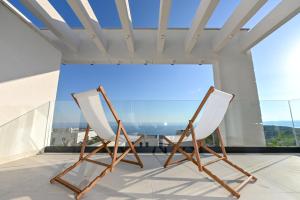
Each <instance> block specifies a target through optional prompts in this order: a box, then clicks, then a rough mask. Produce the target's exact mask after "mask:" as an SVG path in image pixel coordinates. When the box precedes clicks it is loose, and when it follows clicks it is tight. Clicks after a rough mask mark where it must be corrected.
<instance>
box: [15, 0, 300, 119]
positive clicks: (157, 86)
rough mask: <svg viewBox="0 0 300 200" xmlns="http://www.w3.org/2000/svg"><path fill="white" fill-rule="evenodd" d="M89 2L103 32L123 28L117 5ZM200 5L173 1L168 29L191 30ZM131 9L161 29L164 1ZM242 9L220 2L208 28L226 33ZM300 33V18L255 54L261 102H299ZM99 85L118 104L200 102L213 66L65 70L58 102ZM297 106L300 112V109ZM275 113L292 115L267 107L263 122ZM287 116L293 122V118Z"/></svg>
mask: <svg viewBox="0 0 300 200" xmlns="http://www.w3.org/2000/svg"><path fill="white" fill-rule="evenodd" d="M11 2H12V3H13V4H14V5H15V6H16V7H17V8H18V9H20V10H21V11H22V12H23V13H24V14H25V15H26V16H27V17H28V18H29V19H31V20H32V22H33V23H34V24H35V25H37V26H38V27H40V28H45V26H44V24H43V23H42V22H40V21H39V20H38V19H37V18H36V17H34V16H33V15H32V14H31V13H30V12H29V11H27V10H26V8H24V7H23V6H22V5H21V4H20V3H19V1H18V0H12V1H11ZM50 2H51V3H52V5H53V6H54V7H55V8H56V9H57V10H58V11H59V12H60V13H61V15H62V16H63V17H64V19H65V20H66V22H67V23H68V24H69V25H70V26H71V27H72V28H82V25H81V23H80V22H79V20H78V19H77V18H76V16H75V14H74V13H73V12H72V10H71V9H70V7H69V6H68V4H67V3H66V1H64V0H50ZM89 2H90V4H91V5H92V7H93V8H94V12H95V14H96V16H97V18H98V19H99V22H100V24H101V26H102V27H103V28H120V27H121V24H120V20H119V17H118V14H117V10H116V6H115V3H114V0H90V1H89ZM199 2H200V0H173V3H172V7H171V12H170V17H169V27H170V28H187V27H190V26H191V24H192V20H193V17H194V14H195V12H196V9H197V6H198V4H199ZM279 2H280V0H269V1H268V2H267V3H266V4H265V5H264V6H263V7H262V8H261V9H260V10H259V11H258V12H257V14H256V15H255V16H254V17H252V18H251V19H250V20H249V21H248V22H247V23H246V25H245V26H244V28H252V27H254V26H255V24H256V23H257V22H258V21H259V20H260V19H262V18H263V17H264V16H265V15H266V14H267V13H268V12H269V11H270V10H271V9H273V8H274V7H275V6H276V5H277V4H278V3H279ZM129 3H130V9H131V15H132V23H133V27H134V28H156V27H157V24H158V16H159V0H129ZM238 3H239V0H221V1H220V3H219V4H218V6H217V8H216V9H215V11H214V13H213V15H212V16H211V18H210V20H209V22H208V23H207V25H206V27H207V28H221V27H222V26H223V25H224V23H225V21H226V20H227V19H228V17H229V16H230V14H231V13H232V11H233V10H234V9H235V8H236V6H237V5H238ZM178 13H180V14H178ZM299 27H300V15H297V16H296V17H294V18H293V19H292V20H290V21H289V22H288V23H286V24H285V25H283V26H282V27H281V28H279V29H278V30H277V31H276V32H274V33H273V34H271V35H270V36H269V37H268V38H266V39H265V40H263V41H262V42H261V43H260V44H258V45H257V46H255V47H254V48H253V49H252V55H253V62H254V69H255V76H256V81H257V86H258V92H259V98H260V99H261V100H266V99H268V100H274V99H275V100H285V99H298V98H300V89H299V85H300V79H299V74H300V56H299V52H300V37H299V36H300V29H299ZM100 83H101V84H103V85H104V86H105V88H106V90H107V91H108V93H109V95H110V96H111V98H112V99H115V100H137V99H139V100H141V99H144V100H169V99H171V100H182V99H184V100H197V99H201V98H202V96H203V95H204V93H205V92H206V90H207V88H208V87H209V86H210V85H212V84H213V73H212V68H211V66H210V65H202V66H199V65H189V66H187V65H174V66H171V65H148V66H144V65H120V66H118V65H94V66H90V65H66V66H62V67H61V74H60V80H59V87H58V94H57V100H58V101H61V100H71V99H70V93H71V92H77V91H83V90H86V89H89V88H94V87H96V86H97V85H98V84H100ZM281 103H282V102H281ZM283 104H285V103H283ZM298 105H299V106H298ZM293 106H294V107H295V109H298V110H299V111H300V104H299V103H298V104H296V105H293ZM275 107H278V111H277V112H278V113H279V114H278V115H280V114H281V113H288V112H287V107H286V105H284V106H274V105H273V104H272V105H267V104H266V103H265V106H264V108H262V110H263V112H264V113H263V118H266V119H273V118H274V116H275V115H274V112H275V111H274V110H275V109H274V108H275ZM279 107H282V109H279ZM270 110H272V112H271V111H270ZM278 115H276V116H278ZM284 116H285V117H284V118H289V116H288V114H284ZM299 119H300V116H299Z"/></svg>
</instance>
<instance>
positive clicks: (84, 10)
mask: <svg viewBox="0 0 300 200" xmlns="http://www.w3.org/2000/svg"><path fill="white" fill-rule="evenodd" d="M67 1H68V3H69V5H70V7H71V8H72V9H73V11H74V12H75V14H76V15H77V17H78V19H79V20H80V22H81V23H82V25H83V26H84V27H85V29H86V30H87V32H88V34H89V35H90V37H91V39H92V40H93V42H94V43H95V44H96V46H97V48H98V49H99V50H100V51H101V52H102V53H106V41H105V40H104V38H103V33H102V30H101V26H100V24H99V22H98V20H97V17H96V15H95V13H94V11H93V9H92V8H91V5H90V4H89V2H88V0H67Z"/></svg>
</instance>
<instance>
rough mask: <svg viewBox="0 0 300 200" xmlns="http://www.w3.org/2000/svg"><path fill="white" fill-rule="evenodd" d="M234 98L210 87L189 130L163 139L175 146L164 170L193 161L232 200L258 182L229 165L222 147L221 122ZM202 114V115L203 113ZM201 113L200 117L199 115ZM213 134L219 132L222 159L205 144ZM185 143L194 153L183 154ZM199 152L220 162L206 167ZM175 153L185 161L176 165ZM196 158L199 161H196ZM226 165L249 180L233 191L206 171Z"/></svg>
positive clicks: (177, 162)
mask: <svg viewBox="0 0 300 200" xmlns="http://www.w3.org/2000/svg"><path fill="white" fill-rule="evenodd" d="M233 97H234V95H232V94H228V93H225V92H222V91H220V90H217V89H215V88H214V87H210V88H209V90H208V92H207V93H206V95H205V97H204V99H203V100H202V102H201V103H200V105H199V107H198V109H197V110H196V112H195V114H194V115H193V117H192V119H191V120H190V121H189V123H188V125H187V127H186V129H185V130H184V131H183V133H182V134H181V135H180V136H164V139H165V140H166V141H167V142H168V143H169V144H171V145H173V149H172V152H171V154H170V156H169V157H168V158H167V160H166V162H165V164H164V167H167V166H168V165H169V164H179V163H182V162H183V161H187V160H188V161H192V162H193V163H194V164H195V165H196V166H197V167H198V170H199V171H201V172H205V173H206V174H207V175H208V176H210V177H211V178H212V179H214V180H215V181H217V182H218V183H219V184H221V185H222V186H223V187H224V188H225V189H226V190H228V191H229V192H230V193H231V194H232V195H233V196H235V197H237V198H239V197H240V194H239V193H238V191H239V190H240V189H242V188H243V187H244V186H245V185H246V184H247V183H248V182H249V181H251V180H252V181H256V178H255V177H254V176H252V175H251V174H250V173H248V172H246V171H245V170H243V169H242V168H240V167H239V166H237V165H235V164H233V163H232V162H231V161H229V159H228V157H227V154H226V151H225V147H224V144H223V140H222V137H221V134H220V129H219V125H220V123H221V122H222V120H223V118H224V115H225V113H226V111H227V108H228V106H229V104H230V102H231V101H232V99H233ZM200 112H201V113H200ZM199 113H200V115H199ZM198 115H199V122H197V125H196V126H195V127H194V123H195V120H196V119H197V117H198ZM214 131H216V134H217V137H218V139H219V144H220V147H221V150H222V154H223V155H219V154H218V153H216V152H215V151H213V150H212V149H211V148H209V147H208V146H207V145H206V144H205V143H204V140H205V138H207V137H208V136H209V135H211V134H212V133H213V132H214ZM184 141H192V143H193V146H194V150H193V152H192V153H187V152H186V151H184V150H183V149H182V148H181V147H180V145H181V144H182V142H184ZM199 148H203V149H204V150H205V151H207V152H209V153H211V154H212V155H214V156H216V157H217V159H215V160H212V161H210V162H207V163H202V162H201V159H200V153H199ZM176 152H180V153H182V154H183V155H184V156H185V158H184V159H180V160H177V161H171V160H172V157H173V156H174V154H175V153H176ZM194 157H196V160H195V159H194ZM221 160H222V161H225V163H227V164H229V165H231V166H232V167H233V168H235V169H237V170H238V171H240V172H242V173H243V174H245V175H246V176H247V177H248V178H247V179H246V180H245V181H243V182H242V183H241V184H240V185H239V186H237V187H236V188H232V187H230V186H229V185H228V184H227V183H225V182H224V181H223V180H222V179H220V178H219V177H218V176H216V175H215V174H213V173H212V172H211V171H210V170H208V169H207V167H206V166H207V165H210V164H213V163H215V162H218V161H221Z"/></svg>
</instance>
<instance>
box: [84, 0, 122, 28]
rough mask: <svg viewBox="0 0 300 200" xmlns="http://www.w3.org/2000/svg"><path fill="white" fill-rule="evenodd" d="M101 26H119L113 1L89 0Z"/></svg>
mask: <svg viewBox="0 0 300 200" xmlns="http://www.w3.org/2000/svg"><path fill="white" fill-rule="evenodd" d="M89 2H90V4H91V7H92V8H93V10H94V12H95V15H96V16H97V19H98V21H99V23H100V25H101V27H102V28H121V22H120V19H119V14H118V11H117V7H116V4H115V1H112V0H109V1H107V0H89Z"/></svg>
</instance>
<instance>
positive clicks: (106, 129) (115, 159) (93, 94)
mask: <svg viewBox="0 0 300 200" xmlns="http://www.w3.org/2000/svg"><path fill="white" fill-rule="evenodd" d="M99 93H101V94H102V96H103V98H104V100H105V102H106V103H107V105H108V107H109V109H110V111H111V112H112V114H113V117H114V118H115V120H116V122H117V124H118V129H117V133H116V134H115V133H114V131H113V130H112V128H111V126H110V125H109V122H108V121H107V118H106V115H105V113H104V110H103V107H102V103H101V100H100V98H99ZM72 96H73V98H74V100H75V101H76V103H77V105H78V106H79V108H80V110H81V111H82V114H83V116H84V118H85V119H86V121H87V123H88V126H87V128H86V131H85V136H84V140H83V142H82V145H81V151H80V156H79V160H78V161H77V162H76V163H74V164H73V165H72V166H70V167H68V168H67V169H65V170H64V171H62V172H61V173H59V174H58V175H57V176H55V177H54V178H52V179H51V180H50V182H51V183H54V182H58V183H60V184H62V185H64V186H66V187H67V188H69V189H70V190H72V191H73V192H75V195H76V199H80V198H81V197H82V196H83V195H84V194H85V193H87V192H88V191H89V190H91V189H92V188H93V187H94V186H95V185H96V183H97V182H98V181H99V180H100V179H101V178H102V177H103V176H105V175H106V173H107V172H108V171H112V170H113V168H114V167H115V166H116V165H117V164H118V163H119V162H120V161H122V162H126V163H129V164H134V165H139V166H140V167H141V168H143V163H142V161H141V160H140V158H139V156H138V154H137V152H136V150H135V147H134V145H136V144H138V143H139V142H140V141H141V139H142V137H143V136H129V135H128V134H127V132H126V130H125V127H124V125H123V124H122V122H121V120H120V119H119V117H118V115H117V113H116V111H115V110H114V108H113V106H112V104H111V102H110V100H109V99H108V98H107V96H106V93H105V91H104V89H103V87H102V86H99V88H98V89H95V90H90V91H87V92H82V93H77V94H72ZM90 128H92V129H93V130H94V131H95V132H96V134H97V135H98V136H99V137H100V140H101V143H102V145H101V146H99V147H97V148H96V149H95V150H93V151H92V152H91V153H88V154H87V155H85V154H84V151H85V147H86V144H87V140H88V134H89V130H90ZM121 134H122V135H121ZM112 141H114V142H115V144H114V150H113V152H111V151H110V150H109V148H108V146H107V145H108V144H109V143H110V142H112ZM132 141H134V143H132ZM119 142H127V143H128V145H129V147H128V148H127V149H126V150H125V151H124V152H123V153H122V154H121V155H120V156H117V153H118V147H119ZM103 148H105V149H106V150H107V152H108V153H109V155H110V156H111V159H112V161H111V163H110V164H106V163H102V162H99V161H96V160H92V159H90V157H91V156H92V155H94V154H96V153H97V152H98V151H100V150H101V149H103ZM130 151H131V152H132V153H133V154H134V156H135V158H136V160H137V161H131V160H126V159H124V157H125V156H126V155H127V154H128V153H129V152H130ZM83 161H87V162H91V163H94V164H98V165H102V166H105V169H104V170H103V171H102V172H100V174H99V175H98V176H97V177H96V178H95V179H93V180H92V181H91V182H90V183H89V184H88V185H87V186H86V187H84V188H83V189H80V188H78V187H77V186H75V185H72V184H71V183H69V182H67V181H66V180H64V179H62V176H64V175H65V174H66V173H68V172H70V171H71V170H72V169H74V168H75V167H76V166H78V165H80V164H81V163H83Z"/></svg>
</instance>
